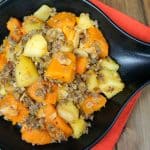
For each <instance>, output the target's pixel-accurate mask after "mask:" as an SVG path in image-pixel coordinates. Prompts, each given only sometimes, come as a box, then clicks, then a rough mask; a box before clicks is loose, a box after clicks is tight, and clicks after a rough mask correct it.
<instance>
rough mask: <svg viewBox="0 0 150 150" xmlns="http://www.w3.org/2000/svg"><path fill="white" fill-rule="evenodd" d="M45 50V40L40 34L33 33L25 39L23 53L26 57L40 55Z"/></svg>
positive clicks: (45, 51) (43, 53) (44, 52)
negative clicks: (29, 37)
mask: <svg viewBox="0 0 150 150" xmlns="http://www.w3.org/2000/svg"><path fill="white" fill-rule="evenodd" d="M47 52H48V50H47V41H46V40H45V38H44V37H43V36H42V35H41V34H35V35H33V36H32V37H31V39H29V40H28V41H27V43H26V45H25V49H24V53H23V55H24V56H28V57H42V56H44V55H46V54H47Z"/></svg>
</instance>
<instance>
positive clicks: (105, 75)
mask: <svg viewBox="0 0 150 150" xmlns="http://www.w3.org/2000/svg"><path fill="white" fill-rule="evenodd" d="M99 88H100V90H101V91H102V93H104V94H105V95H106V96H107V98H112V97H113V96H114V95H116V94H117V93H119V92H121V91H122V90H123V88H124V84H123V83H122V81H121V78H120V76H119V74H118V73H117V72H116V71H112V70H106V69H104V70H101V71H100V73H99Z"/></svg>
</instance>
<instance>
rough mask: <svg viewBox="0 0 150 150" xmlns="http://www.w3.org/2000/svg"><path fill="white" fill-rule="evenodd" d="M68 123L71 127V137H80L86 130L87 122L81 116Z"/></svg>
mask: <svg viewBox="0 0 150 150" xmlns="http://www.w3.org/2000/svg"><path fill="white" fill-rule="evenodd" d="M70 125H71V127H72V129H73V137H74V138H76V139H78V138H80V137H81V135H82V134H84V133H85V132H86V129H87V123H86V122H85V120H84V119H82V118H80V119H78V120H76V121H74V122H72V123H71V124H70Z"/></svg>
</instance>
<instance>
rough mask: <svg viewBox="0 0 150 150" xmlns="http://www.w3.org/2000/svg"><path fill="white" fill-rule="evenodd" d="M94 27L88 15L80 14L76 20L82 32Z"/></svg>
mask: <svg viewBox="0 0 150 150" xmlns="http://www.w3.org/2000/svg"><path fill="white" fill-rule="evenodd" d="M93 25H94V23H93V21H92V20H91V19H90V17H89V14H85V13H81V14H80V17H79V19H78V27H79V28H81V29H82V30H85V29H88V28H90V27H92V26H93Z"/></svg>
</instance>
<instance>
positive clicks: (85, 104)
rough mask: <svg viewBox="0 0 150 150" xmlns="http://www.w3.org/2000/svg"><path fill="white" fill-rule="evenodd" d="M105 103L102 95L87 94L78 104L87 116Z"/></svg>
mask: <svg viewBox="0 0 150 150" xmlns="http://www.w3.org/2000/svg"><path fill="white" fill-rule="evenodd" d="M105 104H106V98H105V97H104V96H102V95H100V94H99V95H96V96H89V97H87V98H86V99H85V100H83V101H82V102H81V104H80V107H81V109H82V111H83V112H84V113H85V114H86V115H87V116H88V115H91V114H92V113H94V112H95V111H99V110H100V109H101V108H102V107H104V106H105Z"/></svg>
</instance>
